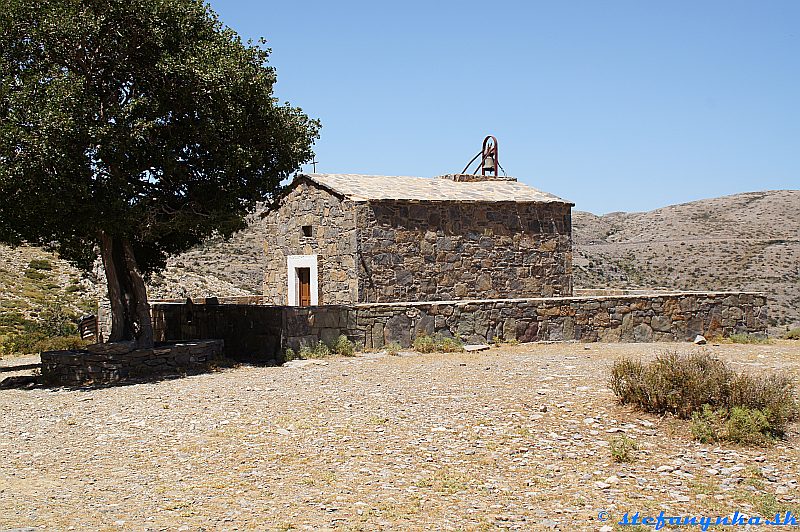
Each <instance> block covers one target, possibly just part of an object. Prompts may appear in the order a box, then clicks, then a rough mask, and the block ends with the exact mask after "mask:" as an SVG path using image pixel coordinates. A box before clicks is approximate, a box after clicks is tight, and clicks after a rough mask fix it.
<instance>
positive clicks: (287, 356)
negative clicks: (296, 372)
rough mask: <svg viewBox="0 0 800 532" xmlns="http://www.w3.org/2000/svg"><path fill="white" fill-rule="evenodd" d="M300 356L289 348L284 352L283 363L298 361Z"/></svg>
mask: <svg viewBox="0 0 800 532" xmlns="http://www.w3.org/2000/svg"><path fill="white" fill-rule="evenodd" d="M298 358H300V356H299V355H298V354H297V353H295V352H294V349H292V348H291V347H289V348H287V349H286V351H284V352H283V361H284V362H290V361H292V360H297V359H298Z"/></svg>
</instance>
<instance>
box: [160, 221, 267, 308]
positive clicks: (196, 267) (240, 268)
mask: <svg viewBox="0 0 800 532" xmlns="http://www.w3.org/2000/svg"><path fill="white" fill-rule="evenodd" d="M262 235H264V222H263V219H262V218H261V216H260V214H259V213H256V214H254V215H253V216H251V217H250V219H249V225H248V227H247V229H245V230H244V231H240V232H239V233H236V234H235V235H233V237H231V239H230V240H228V241H227V242H225V241H223V240H222V239H221V238H212V239H210V240H208V241H206V242H205V243H203V244H202V245H200V246H197V247H195V248H194V249H192V250H190V251H187V252H186V253H183V254H181V255H179V256H177V257H173V258H171V259H170V260H169V261H168V262H167V268H166V270H164V271H163V272H161V273H160V274H158V275H155V276H153V278H152V279H151V280H150V284H149V287H148V289H149V292H148V293H149V294H150V297H151V298H154V299H179V298H180V299H182V298H185V297H206V296H217V297H231V296H246V295H261V293H262V284H263V282H264V240H263V236H262Z"/></svg>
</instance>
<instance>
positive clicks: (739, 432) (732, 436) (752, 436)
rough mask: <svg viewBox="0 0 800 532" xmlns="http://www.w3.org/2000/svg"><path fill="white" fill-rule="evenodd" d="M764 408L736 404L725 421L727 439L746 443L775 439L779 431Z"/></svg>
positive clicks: (765, 441)
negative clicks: (773, 425)
mask: <svg viewBox="0 0 800 532" xmlns="http://www.w3.org/2000/svg"><path fill="white" fill-rule="evenodd" d="M769 417H770V416H769V413H768V412H765V411H763V410H758V409H752V408H746V407H741V406H735V407H733V408H732V409H731V412H730V416H729V417H728V420H727V421H726V422H725V439H727V440H730V441H733V442H736V443H742V444H745V445H763V444H765V443H770V442H772V441H773V440H774V439H775V434H776V433H777V432H781V433H782V432H783V429H781V430H780V431H779V430H776V429H774V428H773V427H772V425H771V424H770V422H769Z"/></svg>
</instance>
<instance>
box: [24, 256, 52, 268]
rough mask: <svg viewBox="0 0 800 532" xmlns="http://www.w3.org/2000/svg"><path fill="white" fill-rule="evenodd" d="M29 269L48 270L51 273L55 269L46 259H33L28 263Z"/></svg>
mask: <svg viewBox="0 0 800 532" xmlns="http://www.w3.org/2000/svg"><path fill="white" fill-rule="evenodd" d="M28 268H30V269H31V270H47V271H50V270H52V269H53V265H52V264H50V261H49V260H44V259H33V260H32V261H30V262H29V263H28Z"/></svg>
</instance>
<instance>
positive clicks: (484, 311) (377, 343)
mask: <svg viewBox="0 0 800 532" xmlns="http://www.w3.org/2000/svg"><path fill="white" fill-rule="evenodd" d="M354 312H355V317H349V318H348V322H355V325H356V326H355V328H354V329H350V330H349V331H348V333H349V335H350V336H351V337H353V338H357V339H358V340H360V341H362V342H363V343H364V345H365V346H366V347H367V348H379V347H382V346H383V345H385V344H386V343H387V342H390V341H396V342H399V343H400V344H401V345H403V346H408V345H410V343H411V342H413V340H414V338H415V337H416V336H418V335H420V334H427V335H429V336H433V335H442V336H452V337H458V338H460V339H461V340H463V341H465V342H467V343H485V342H491V341H492V339H494V338H495V337H497V338H501V339H503V340H516V341H519V342H536V341H570V340H577V341H581V342H598V341H600V342H654V341H655V342H669V341H687V340H692V339H694V337H695V336H696V335H698V334H702V335H704V336H717V335H720V336H729V335H731V334H734V333H748V334H765V332H766V327H767V302H766V298H765V297H764V296H763V295H761V294H753V293H733V292H713V293H672V294H660V295H623V296H603V297H565V298H535V299H517V300H502V299H499V300H484V301H456V302H437V303H399V304H391V305H358V306H356V307H355V308H354Z"/></svg>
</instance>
